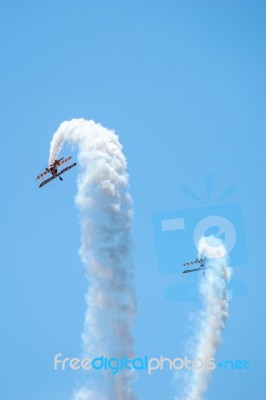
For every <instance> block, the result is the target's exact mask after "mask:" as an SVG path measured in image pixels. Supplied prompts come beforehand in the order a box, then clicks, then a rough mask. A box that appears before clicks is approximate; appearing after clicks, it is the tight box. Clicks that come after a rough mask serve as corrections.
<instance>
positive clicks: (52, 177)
mask: <svg viewBox="0 0 266 400" xmlns="http://www.w3.org/2000/svg"><path fill="white" fill-rule="evenodd" d="M70 158H71V157H70ZM76 165H77V163H76V162H75V163H73V164H71V165H69V166H68V167H66V168H64V169H62V171H60V172H59V173H58V174H56V175H54V176H51V177H50V178H48V179H46V180H45V181H43V182H42V183H41V184H40V185H39V188H41V187H43V186H44V185H46V184H47V183H49V182H51V181H52V180H54V179H55V178H58V177H60V175H62V174H64V173H65V172H67V171H68V170H70V169H71V168H73V167H75V166H76Z"/></svg>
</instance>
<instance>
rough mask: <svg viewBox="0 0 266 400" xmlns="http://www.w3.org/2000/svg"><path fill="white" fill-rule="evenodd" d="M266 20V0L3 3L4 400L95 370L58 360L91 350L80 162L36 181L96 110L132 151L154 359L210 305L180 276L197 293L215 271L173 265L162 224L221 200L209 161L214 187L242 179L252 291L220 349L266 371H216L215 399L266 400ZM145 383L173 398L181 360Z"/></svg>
mask: <svg viewBox="0 0 266 400" xmlns="http://www.w3.org/2000/svg"><path fill="white" fill-rule="evenodd" d="M265 20H266V6H265V2H263V1H258V0H255V1H237V0H234V1H229V0H225V1H210V0H209V1H207V0H202V1H196V0H195V1H193V0H188V1H181V0H176V1H174V0H166V1H157V0H155V1H149V0H148V1H140V0H136V1H121V0H117V1H108V0H100V1H90V0H87V1H85V0H78V1H70V0H64V1H63V0H57V1H51V0H47V1H27V0H25V1H20V0H16V1H13V2H11V1H8V0H2V1H1V4H0V43H1V47H0V49H1V62H0V76H1V80H0V81H1V83H0V91H1V108H0V113H1V144H2V146H1V149H2V151H1V172H0V174H1V188H2V189H1V204H2V207H1V210H2V213H1V252H0V260H1V269H0V304H1V331H0V335H1V336H0V337H1V341H0V354H1V362H0V381H1V384H0V398H1V399H4V400H24V399H27V400H36V399H38V400H65V399H70V397H71V393H72V390H73V388H75V387H76V385H77V384H78V382H79V377H78V374H77V373H76V372H69V371H68V372H56V371H54V370H53V357H54V355H55V354H56V353H58V352H62V353H63V354H64V355H66V356H72V357H74V356H79V354H80V352H81V348H80V346H81V342H80V333H81V331H82V326H83V316H84V311H85V303H84V294H85V292H86V286H87V284H86V280H85V278H84V268H83V265H82V264H81V261H80V259H79V256H78V248H79V244H80V234H79V216H78V210H77V208H76V207H75V205H74V195H75V191H76V188H75V179H76V174H77V172H78V170H77V169H74V170H72V171H71V172H69V173H68V174H66V175H65V180H64V182H63V183H60V182H59V181H58V182H55V181H54V182H53V183H51V184H50V185H47V186H46V187H45V188H43V189H40V190H39V189H38V185H37V184H36V182H35V181H34V178H35V176H36V175H37V174H38V173H40V172H42V170H43V168H44V167H45V166H46V164H47V160H48V155H49V146H50V140H51V137H52V134H53V132H54V131H55V130H56V129H57V127H58V125H59V124H60V123H61V122H62V121H64V120H68V119H71V118H77V117H83V118H86V119H93V120H95V121H97V122H100V123H101V124H102V125H104V126H106V127H107V128H110V129H114V130H115V131H116V132H117V133H118V134H119V136H120V140H121V142H122V144H123V146H124V152H125V155H126V157H127V160H128V171H129V174H130V187H131V194H132V196H133V199H134V212H135V223H134V228H133V239H134V244H135V250H134V257H135V263H136V290H137V296H138V307H139V312H138V316H137V319H136V325H135V331H134V333H135V340H136V343H135V349H136V354H137V355H138V356H144V355H149V356H151V357H157V356H160V355H165V356H170V357H173V358H174V357H176V356H180V355H181V356H182V355H183V354H184V346H185V343H186V340H187V337H188V332H189V330H190V326H191V324H192V323H191V322H190V315H191V313H195V312H196V311H197V310H199V308H200V303H199V301H198V299H197V298H196V299H194V301H188V299H187V298H186V297H184V298H183V301H182V298H181V300H180V299H177V298H172V300H171V299H169V296H168V295H167V293H168V292H167V290H168V289H167V288H168V287H169V286H171V285H172V286H173V287H174V289H173V290H174V292H175V294H176V293H177V291H178V288H179V287H181V286H180V285H181V284H185V285H189V286H191V291H194V292H195V291H196V290H197V287H196V281H197V279H198V278H199V277H195V276H194V277H184V276H183V275H182V274H181V273H180V271H181V268H180V264H181V263H182V262H184V261H186V259H185V260H184V257H183V254H182V256H181V254H180V256H178V252H177V257H176V272H173V271H172V272H171V271H168V272H167V273H166V274H164V273H163V272H162V269H161V267H160V265H159V262H158V257H157V255H158V251H161V250H160V249H158V247H160V243H159V244H158V243H157V242H156V232H155V231H154V229H153V223H152V221H153V220H154V218H156V215H157V216H158V215H161V214H160V213H168V212H171V211H173V212H176V210H183V209H186V210H190V211H187V212H189V213H190V214H189V215H191V216H192V217H193V215H195V213H196V212H197V211H195V210H198V208H199V207H206V206H208V207H211V206H212V200H211V199H210V201H209V202H208V201H207V197H206V189H205V178H206V174H211V175H212V176H213V196H214V197H213V198H218V197H219V196H220V195H221V194H222V193H223V192H225V191H226V189H227V188H228V187H230V185H231V184H233V183H236V185H237V187H238V190H237V191H236V192H235V193H233V194H232V195H231V196H228V197H226V198H225V199H223V200H222V201H221V202H218V203H219V205H220V206H221V207H223V205H225V204H238V206H239V207H241V209H242V220H241V224H242V225H241V224H240V225H238V226H236V230H238V234H239V237H244V239H245V240H243V241H241V243H240V245H239V249H238V251H239V253H240V254H241V253H242V254H244V256H243V257H242V259H241V257H240V259H241V260H242V261H241V260H240V259H239V260H240V261H241V262H240V261H239V260H237V259H235V264H236V265H233V261H234V259H233V257H232V266H233V267H235V278H236V279H238V281H239V282H241V283H242V286H243V287H244V291H242V292H241V293H240V294H239V293H237V292H236V293H235V294H236V295H235V296H234V293H233V299H232V302H231V308H230V318H229V320H228V324H227V327H226V330H225V333H224V341H223V343H222V344H221V347H220V349H219V353H218V355H217V357H218V358H219V359H220V360H226V359H233V360H237V359H246V360H248V361H249V363H250V369H249V370H248V371H224V370H216V371H215V372H214V374H213V379H212V381H211V383H210V386H209V390H208V392H207V394H206V399H209V400H212V399H215V400H224V399H225V398H227V399H230V400H231V399H234V398H241V399H242V400H249V399H251V398H252V399H256V400H265V398H266V382H265V356H266V345H265V336H266V335H265V333H266V320H265V315H266V314H265V309H264V308H265V307H264V305H265V301H266V294H265V293H266V292H265V278H266V273H265V246H264V242H265V200H266V199H265V176H264V175H265V147H266V146H265V145H266V143H265V142H266V140H265V125H266V124H265V109H266V100H265V98H266V97H265V94H266V92H265V86H266V81H265V70H266V48H265V46H266V45H265V43H266V25H265ZM61 154H62V155H65V156H67V155H70V154H72V155H73V157H75V154H73V153H72V151H71V149H69V148H65V149H64V150H63V152H62V153H61ZM184 185H186V186H188V187H190V188H191V189H193V191H194V192H195V193H196V194H197V195H198V196H200V197H201V198H202V199H203V203H202V204H199V203H197V202H196V201H195V200H193V199H192V198H190V197H188V196H186V195H184V194H183V193H182V188H183V187H184ZM218 203H217V204H218ZM158 213H159V214H158ZM178 245H179V246H180V247H182V244H180V243H179V244H177V246H178ZM173 251H175V250H173V248H169V254H170V253H171V252H173ZM171 254H173V253H171ZM195 255H196V250H195V249H193V252H192V254H191V252H188V259H189V258H193V257H194V256H195ZM238 261H239V262H238ZM166 264H167V263H166ZM166 264H165V265H166ZM238 264H239V265H238ZM240 264H241V265H240ZM163 268H164V267H163ZM165 268H166V269H167V266H166V267H165ZM192 297H193V296H192ZM170 300H171V301H170ZM190 300H191V299H190ZM106 329H108V326H107V327H106ZM134 387H135V391H136V393H137V394H138V395H139V398H140V399H141V400H151V399H152V400H167V399H172V398H173V392H174V385H173V381H172V374H171V373H169V372H163V373H157V374H154V376H153V377H147V376H146V375H145V373H142V372H140V374H139V377H138V379H137V381H136V382H135V384H134Z"/></svg>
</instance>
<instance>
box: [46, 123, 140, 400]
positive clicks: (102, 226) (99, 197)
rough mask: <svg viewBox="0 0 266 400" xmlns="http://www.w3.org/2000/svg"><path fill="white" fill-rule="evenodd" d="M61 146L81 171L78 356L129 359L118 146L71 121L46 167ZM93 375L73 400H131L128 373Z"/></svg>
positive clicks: (130, 314) (126, 216)
mask: <svg viewBox="0 0 266 400" xmlns="http://www.w3.org/2000/svg"><path fill="white" fill-rule="evenodd" d="M64 142H67V143H69V144H70V145H73V146H74V147H76V148H77V150H78V163H79V167H80V169H81V172H80V174H79V176H78V191H77V195H76V204H77V205H78V207H79V210H80V214H81V222H80V224H81V232H82V238H81V248H80V256H81V258H82V261H83V263H84V264H85V268H86V275H87V279H88V282H89V287H88V291H87V294H86V303H87V310H86V315H85V321H84V329H83V333H82V344H83V351H84V355H86V357H89V358H90V357H91V358H94V357H99V356H102V355H103V356H105V357H108V358H111V357H117V358H120V357H124V356H128V357H131V358H132V355H133V340H132V335H131V327H132V322H133V319H134V314H135V294H134V289H133V284H132V278H133V276H132V275H133V267H132V259H131V236H130V228H131V221H132V210H131V198H130V196H129V193H128V175H127V172H126V160H125V157H124V155H123V153H122V146H121V144H120V142H119V140H118V137H117V135H116V134H115V133H114V132H111V131H110V130H108V129H106V128H104V127H102V126H101V125H100V124H96V123H95V122H93V121H86V120H84V119H73V120H71V121H65V122H63V123H62V124H61V125H60V126H59V128H58V130H57V131H56V133H55V134H54V137H53V139H52V142H51V147H50V159H49V164H51V163H52V162H53V161H54V160H55V159H56V158H58V155H59V152H60V150H61V148H62V146H63V144H64ZM99 375H100V374H97V377H94V379H95V380H94V381H90V382H89V384H87V385H86V386H85V387H82V388H80V389H79V390H77V391H76V393H75V394H74V397H73V398H74V400H96V399H97V400H107V399H108V400H132V399H135V396H134V394H133V393H132V390H131V388H130V382H131V379H132V375H131V371H128V370H125V371H124V370H123V371H120V372H119V374H116V375H111V374H110V373H109V372H105V374H103V375H100V377H99ZM99 388H100V390H99Z"/></svg>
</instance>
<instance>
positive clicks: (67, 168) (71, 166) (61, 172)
mask: <svg viewBox="0 0 266 400" xmlns="http://www.w3.org/2000/svg"><path fill="white" fill-rule="evenodd" d="M76 165H77V163H76V162H75V163H73V164H71V165H69V166H68V167H66V168H64V169H62V171H60V172H59V174H57V176H60V175H62V174H64V173H65V172H67V171H69V170H70V169H71V168H73V167H75V166H76Z"/></svg>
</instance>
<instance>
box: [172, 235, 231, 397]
mask: <svg viewBox="0 0 266 400" xmlns="http://www.w3.org/2000/svg"><path fill="white" fill-rule="evenodd" d="M198 252H199V256H200V257H202V256H206V257H207V259H208V263H207V264H206V266H207V267H209V269H208V270H206V274H205V276H202V278H201V281H200V288H199V290H200V295H201V298H202V301H203V310H202V312H201V314H200V318H199V321H200V322H199V326H197V328H196V329H197V331H196V332H197V334H196V335H197V336H196V345H195V350H194V354H193V356H192V359H194V360H195V359H199V360H201V362H202V363H203V365H206V366H208V367H210V362H209V360H210V359H211V358H214V357H215V354H216V351H217V349H218V346H219V343H220V342H221V339H222V332H223V329H224V327H225V322H226V320H227V318H228V308H229V297H228V293H227V283H228V281H229V280H230V277H231V272H232V270H231V268H230V267H229V266H228V261H227V256H226V249H225V247H224V246H223V245H222V244H221V242H220V241H219V240H218V239H217V238H214V237H213V236H210V237H202V238H201V240H200V242H199V246H198ZM210 377H211V369H208V368H201V369H200V368H198V369H193V372H192V376H191V379H189V382H188V384H187V385H186V389H185V395H184V397H183V398H184V399H185V400H201V399H202V398H203V395H204V393H205V391H206V390H207V387H208V382H209V380H210ZM178 398H179V397H178V396H176V397H175V400H177V399H178Z"/></svg>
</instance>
